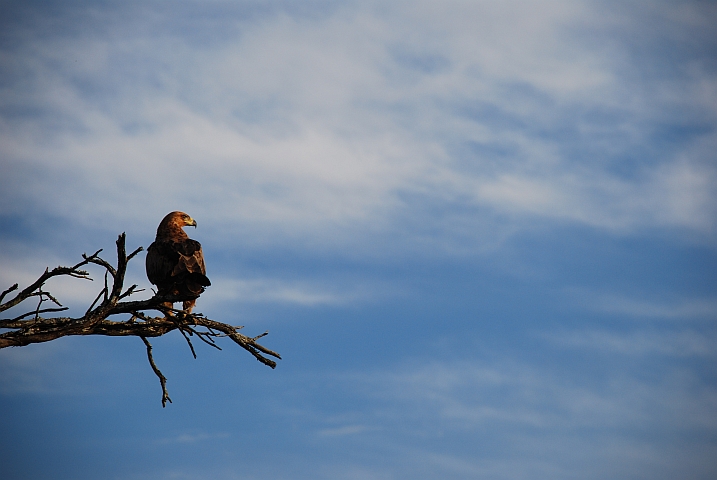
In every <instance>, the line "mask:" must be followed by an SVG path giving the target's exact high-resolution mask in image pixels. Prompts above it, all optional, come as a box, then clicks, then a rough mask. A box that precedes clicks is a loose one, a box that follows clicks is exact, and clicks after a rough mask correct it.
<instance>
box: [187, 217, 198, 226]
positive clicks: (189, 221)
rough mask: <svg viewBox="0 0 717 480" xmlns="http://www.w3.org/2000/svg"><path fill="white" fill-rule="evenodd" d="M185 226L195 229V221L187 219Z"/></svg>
mask: <svg viewBox="0 0 717 480" xmlns="http://www.w3.org/2000/svg"><path fill="white" fill-rule="evenodd" d="M187 226H188V227H194V228H197V221H196V220H194V219H193V218H191V217H189V220H188V221H187Z"/></svg>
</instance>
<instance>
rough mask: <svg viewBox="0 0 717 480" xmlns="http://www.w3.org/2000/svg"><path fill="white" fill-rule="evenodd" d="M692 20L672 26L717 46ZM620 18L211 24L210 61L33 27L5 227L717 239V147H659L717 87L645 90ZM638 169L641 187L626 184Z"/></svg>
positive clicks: (673, 83) (467, 14)
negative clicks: (37, 214)
mask: <svg viewBox="0 0 717 480" xmlns="http://www.w3.org/2000/svg"><path fill="white" fill-rule="evenodd" d="M661 8H662V9H665V10H670V6H669V5H663V6H661ZM694 8H696V7H693V9H694ZM674 9H675V10H680V9H679V8H678V7H674ZM684 10H685V9H684V8H683V9H681V10H680V11H682V15H681V16H678V17H676V18H677V19H676V20H675V21H674V22H673V23H674V25H673V26H674V28H675V29H678V31H680V30H679V28H682V29H683V30H685V31H686V30H687V29H689V28H693V29H695V31H697V32H699V31H701V30H699V28H700V27H701V25H702V24H701V23H700V17H699V15H694V14H692V15H690V14H687V13H689V12H687V13H685V12H684ZM150 11H151V9H150ZM670 11H671V10H670ZM515 12H520V14H516V13H515ZM618 13H619V12H618ZM618 13H616V12H609V11H607V9H601V8H598V7H596V6H595V5H594V4H591V3H575V2H553V3H550V4H542V5H540V6H539V7H538V6H537V5H533V4H532V3H530V2H502V3H501V4H495V3H493V2H470V3H466V2H452V3H449V4H445V3H441V4H438V3H435V2H418V3H416V4H411V7H410V8H409V7H408V5H407V4H403V3H396V4H392V5H391V6H383V7H379V6H378V5H377V4H376V5H375V4H371V3H366V4H353V3H348V4H345V5H342V6H338V7H337V6H332V8H327V10H326V11H325V12H322V13H321V14H318V15H306V14H297V13H296V12H292V11H291V10H288V9H287V10H284V11H282V10H281V9H279V10H278V11H277V10H272V11H270V12H267V13H265V14H263V15H258V16H254V17H252V18H253V21H252V22H243V21H242V20H241V17H239V16H237V17H236V19H233V20H232V19H231V18H230V19H226V18H216V17H211V15H210V14H207V18H206V19H205V21H207V22H208V25H211V24H212V22H214V23H215V24H216V25H220V26H222V27H225V28H223V29H222V31H223V32H224V33H223V34H222V35H218V36H217V37H216V38H214V40H213V41H212V42H210V45H203V44H201V43H199V42H195V41H194V39H193V37H191V36H188V37H183V36H177V35H176V33H174V32H173V31H168V30H163V29H162V28H163V24H162V23H161V22H159V18H160V17H159V16H156V15H144V16H142V17H141V18H137V19H135V20H132V21H131V23H132V25H133V26H134V27H135V28H134V29H129V30H128V29H127V28H126V24H125V23H122V22H127V21H128V20H127V18H126V17H121V18H122V21H121V22H118V21H116V20H112V19H111V18H110V17H109V16H106V17H105V16H102V15H99V16H98V18H99V19H95V21H97V22H99V23H100V24H101V27H102V29H101V30H102V31H103V33H102V34H98V33H97V31H95V30H88V31H86V32H83V31H82V30H81V29H80V30H79V31H77V32H75V35H74V36H62V35H60V37H61V40H58V39H54V38H53V36H52V34H50V35H49V37H48V38H50V39H51V40H42V39H32V32H31V31H30V32H22V31H21V30H20V29H17V30H15V32H16V35H18V36H19V37H20V38H24V40H25V41H24V42H23V43H21V44H20V46H19V47H18V48H16V49H15V50H12V51H6V52H5V53H4V56H3V62H2V66H3V68H4V69H6V70H7V69H12V70H13V71H14V72H15V73H16V75H17V76H18V77H19V78H20V79H21V81H20V80H18V81H17V82H16V83H14V84H12V85H11V86H10V87H6V88H5V90H3V92H4V93H0V105H4V107H5V109H6V110H7V109H10V108H12V109H13V111H20V112H26V113H24V114H23V115H21V116H20V118H19V119H18V118H17V116H11V115H8V114H5V115H1V116H0V117H1V118H0V121H1V122H2V129H1V130H0V136H1V140H2V142H1V143H0V144H1V145H2V147H0V148H2V154H3V157H4V158H5V160H4V162H5V166H4V167H3V168H4V170H5V172H6V174H5V175H3V177H4V178H5V180H4V181H3V190H4V194H3V207H2V212H3V213H4V214H15V215H26V214H28V212H30V211H43V212H49V213H51V214H54V215H59V216H69V215H72V216H74V217H76V218H81V219H84V221H86V222H88V224H89V223H90V222H91V223H94V224H100V225H104V226H105V227H107V228H109V227H110V226H111V225H114V224H116V223H126V222H129V221H133V222H136V223H138V224H139V225H142V227H143V228H151V226H152V225H153V224H154V223H155V222H156V218H158V217H161V215H162V214H163V213H165V212H166V211H169V210H173V209H175V208H179V207H181V208H185V207H186V208H185V209H190V210H192V211H193V212H194V213H193V214H194V215H196V216H200V217H203V218H206V219H207V220H208V221H209V222H220V221H224V222H227V221H228V222H229V223H231V224H233V225H235V228H234V230H233V231H232V232H231V234H235V233H236V232H237V231H241V232H242V233H243V235H244V236H245V237H250V238H252V237H257V236H261V235H262V232H263V234H264V235H265V234H266V232H267V231H271V232H273V233H272V235H273V236H274V238H279V239H281V238H287V239H292V238H295V237H297V236H298V237H301V238H304V239H307V238H308V239H310V241H311V242H312V243H314V244H318V245H324V246H325V245H327V244H342V243H346V242H350V240H351V238H353V237H354V236H355V235H356V233H357V232H363V234H364V235H365V232H369V233H372V232H376V231H388V232H391V231H393V230H395V229H397V228H403V229H405V228H407V225H415V224H431V223H438V222H440V219H439V218H436V215H435V213H433V212H432V208H430V205H442V206H443V209H444V210H445V208H446V207H447V208H448V209H449V210H456V212H458V211H460V209H466V208H469V209H470V208H487V209H489V210H492V211H494V212H497V213H498V215H503V216H507V218H508V219H510V222H512V223H513V224H514V225H521V224H522V222H521V220H520V219H521V218H522V217H525V218H534V217H537V218H541V219H549V220H559V221H570V222H578V223H583V224H588V225H591V226H595V227H597V228H606V229H611V230H618V231H627V232H630V231H635V230H636V229H641V228H644V227H655V226H657V227H670V228H677V229H686V230H688V231H693V232H701V233H702V234H708V235H711V234H712V233H713V232H714V228H715V223H714V218H715V207H714V205H717V187H715V185H717V182H715V179H716V178H717V173H716V171H715V167H714V162H712V154H711V153H710V151H713V150H711V149H710V148H709V145H713V144H714V143H715V136H714V134H712V133H701V134H699V135H697V134H695V135H694V138H692V139H690V138H687V137H685V139H683V140H681V144H680V145H678V146H677V149H676V150H673V151H670V152H666V153H660V152H659V149H655V148H649V143H650V142H651V141H653V140H652V139H653V138H654V137H655V135H656V133H655V132H656V129H657V128H658V127H660V128H661V126H662V125H663V124H665V123H666V124H668V125H672V126H674V127H675V128H678V127H679V126H680V121H681V120H680V119H681V118H683V117H684V115H682V116H677V117H675V118H672V119H671V118H670V117H669V115H670V112H674V111H677V110H680V111H683V112H684V111H687V112H694V117H695V118H698V119H699V122H701V123H700V124H699V125H711V124H713V123H714V119H715V108H714V105H715V102H714V100H713V101H710V102H705V101H704V100H705V99H710V98H713V97H714V92H715V91H717V87H715V86H716V85H717V80H716V78H715V76H714V75H713V74H712V73H711V72H710V71H709V70H708V69H705V68H703V63H701V59H700V58H699V57H698V58H696V59H695V60H694V62H693V67H692V68H691V69H690V70H688V71H687V72H686V73H682V74H679V75H677V76H676V77H675V76H674V75H673V77H671V78H670V79H669V83H668V81H667V80H663V79H655V80H650V79H647V78H644V77H640V76H639V74H640V71H641V69H642V68H645V69H649V68H653V66H652V65H650V64H649V60H643V62H642V63H640V61H639V59H638V61H634V62H632V63H630V62H631V61H633V60H635V58H633V57H630V54H629V48H628V49H623V50H620V49H619V45H615V44H614V43H608V44H606V43H604V42H603V40H604V39H606V38H610V33H609V32H610V31H611V30H614V29H618V30H619V31H620V32H623V31H626V30H628V29H629V28H631V27H633V26H634V27H635V28H638V29H641V28H642V25H641V23H640V22H641V21H643V19H642V18H641V17H640V16H639V14H635V15H634V18H632V17H630V19H628V18H627V17H619V14H618ZM634 13H635V12H633V14H634ZM668 13H669V12H668ZM645 15H646V16H649V15H653V16H656V17H659V18H662V17H661V15H663V12H662V11H661V10H659V9H658V10H657V11H655V10H654V9H653V10H652V11H650V12H649V13H646V14H645ZM666 15H667V14H664V15H663V16H665V17H666ZM663 21H666V20H664V19H663ZM630 22H634V23H635V25H632V24H631V23H630ZM227 25H230V26H231V28H229V27H227ZM581 27H582V28H581ZM640 31H642V30H640ZM226 32H230V33H226ZM58 35H59V33H58ZM653 35H657V34H653ZM56 40H57V41H56ZM619 40H620V41H623V42H628V37H627V36H625V37H624V38H620V39H619ZM674 40H675V41H676V42H678V43H679V42H680V41H684V39H683V38H681V37H679V36H678V37H676V38H675V39H674ZM628 46H629V45H628ZM619 52H622V53H619ZM75 60H77V61H75ZM671 73H674V72H671ZM668 86H669V87H670V88H667V87H668ZM627 100H629V101H627ZM699 125H698V127H699ZM701 145H705V146H701ZM576 156H577V158H576ZM630 157H634V158H630ZM625 158H628V160H625ZM619 162H623V163H624V162H627V169H628V170H631V171H634V173H633V174H630V175H627V176H626V175H622V174H618V173H616V168H615V167H616V165H617V163H619ZM620 168H622V167H620ZM618 170H619V169H618ZM178 185H181V187H180V188H177V186H178ZM37 191H42V192H44V194H43V195H41V196H38V195H35V194H33V192H37ZM408 199H411V200H408ZM418 200H420V201H418ZM178 206H179V207H178ZM427 206H429V207H427ZM463 215H469V216H475V215H477V213H476V211H475V210H472V211H470V213H468V214H463ZM458 216H460V215H458ZM481 220H482V221H484V222H486V223H487V224H491V226H496V230H498V227H497V226H499V225H500V222H499V223H498V224H496V225H493V223H495V222H494V221H493V220H492V217H491V216H490V215H488V216H483V217H481ZM503 223H504V222H503ZM528 223H529V222H528ZM456 224H463V225H465V221H464V222H461V221H456ZM456 228H458V229H460V227H456ZM437 234H438V233H435V234H434V235H437ZM453 234H455V232H451V231H448V232H442V233H440V235H447V236H449V237H450V236H451V235H453ZM464 234H465V232H464V231H461V232H460V235H464ZM496 235H500V233H497V234H496ZM472 239H473V241H474V242H475V241H476V240H478V241H479V240H480V239H481V237H480V234H479V233H478V232H474V233H473V236H472Z"/></svg>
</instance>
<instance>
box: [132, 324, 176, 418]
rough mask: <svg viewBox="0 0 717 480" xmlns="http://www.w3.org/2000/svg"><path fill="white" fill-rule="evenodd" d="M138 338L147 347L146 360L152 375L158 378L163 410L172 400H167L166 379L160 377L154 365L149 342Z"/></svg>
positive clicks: (162, 376) (160, 373)
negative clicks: (152, 371)
mask: <svg viewBox="0 0 717 480" xmlns="http://www.w3.org/2000/svg"><path fill="white" fill-rule="evenodd" d="M139 338H141V339H142V341H143V342H144V344H145V346H146V347H147V359H148V360H149V365H150V366H151V367H152V370H154V374H155V375H157V378H159V384H160V385H161V386H162V408H164V407H165V406H166V405H167V402H168V401H169V403H172V399H171V398H169V393H168V392H167V377H165V376H164V375H162V372H160V371H159V368H157V364H156V363H154V358H153V357H152V344H151V343H149V340H147V339H146V338H145V337H139Z"/></svg>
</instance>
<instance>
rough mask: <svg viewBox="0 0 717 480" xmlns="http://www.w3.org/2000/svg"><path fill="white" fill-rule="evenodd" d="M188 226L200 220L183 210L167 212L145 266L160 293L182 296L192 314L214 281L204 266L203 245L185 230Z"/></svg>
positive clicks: (150, 248)
mask: <svg viewBox="0 0 717 480" xmlns="http://www.w3.org/2000/svg"><path fill="white" fill-rule="evenodd" d="M186 226H192V227H195V228H196V227H197V222H196V221H195V220H194V219H193V218H192V217H190V216H189V215H187V214H186V213H184V212H172V213H169V214H167V216H166V217H164V218H163V219H162V221H161V222H160V224H159V227H157V237H156V238H155V239H154V242H152V244H151V245H150V246H149V248H147V260H146V262H145V267H146V269H147V278H148V279H149V281H150V282H152V283H153V284H155V285H156V286H157V294H158V295H173V296H176V297H179V300H182V301H183V303H182V307H183V308H184V310H185V311H186V312H187V313H189V312H191V311H192V308H193V307H194V303H195V302H196V300H197V297H199V295H200V294H201V293H202V292H203V291H204V287H208V286H209V285H211V282H210V281H209V279H208V278H207V270H206V268H205V267H204V255H203V254H202V246H201V244H200V243H199V242H197V241H196V240H192V239H191V238H189V237H188V236H187V234H186V233H185V232H184V230H182V228H183V227H186ZM166 305H167V306H169V307H171V306H172V305H171V303H167V304H166Z"/></svg>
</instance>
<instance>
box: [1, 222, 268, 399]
mask: <svg viewBox="0 0 717 480" xmlns="http://www.w3.org/2000/svg"><path fill="white" fill-rule="evenodd" d="M116 243H117V267H116V268H115V267H114V266H112V265H111V264H110V263H109V262H107V261H106V260H104V259H102V258H101V257H100V256H99V254H100V252H101V251H102V250H98V251H96V252H95V253H93V254H92V255H86V254H82V259H83V260H82V261H81V262H79V263H78V264H76V265H74V266H72V267H57V268H54V269H53V270H49V269H45V272H44V273H43V274H42V275H41V276H40V277H39V278H38V279H37V280H36V281H35V282H34V283H32V284H31V285H29V286H28V287H27V288H25V289H23V290H21V291H19V292H18V284H17V283H16V284H14V285H12V286H11V287H10V288H8V289H7V290H5V291H3V292H2V293H0V312H4V311H5V310H8V309H10V308H12V307H15V306H17V305H20V304H21V303H22V302H25V301H28V300H31V299H33V298H34V299H36V300H37V305H36V307H35V308H34V309H32V310H29V311H27V312H26V313H24V314H22V315H18V316H16V317H14V318H5V319H0V331H2V330H7V331H4V332H3V333H0V348H6V347H21V346H25V345H29V344H31V343H42V342H49V341H51V340H55V339H58V338H60V337H65V336H69V335H108V336H135V337H140V338H141V339H142V341H143V342H144V344H145V346H146V347H147V359H148V360H149V364H150V366H151V367H152V370H153V371H154V373H155V375H157V378H158V379H159V382H160V385H161V387H162V407H164V406H166V403H167V402H170V403H171V402H172V400H171V399H170V398H169V394H168V393H167V379H166V377H165V376H164V375H163V374H162V372H161V371H160V370H159V368H158V367H157V365H156V364H155V362H154V358H153V356H152V345H151V344H150V343H149V340H148V338H151V337H160V336H162V335H165V334H167V333H169V332H171V331H173V330H179V332H180V333H181V334H182V336H183V337H184V339H185V340H186V341H187V344H188V346H189V348H190V350H191V352H192V355H193V356H194V358H196V357H197V355H196V352H195V349H194V345H193V343H192V338H197V339H199V340H201V341H202V342H204V343H206V344H207V345H209V346H211V347H214V348H216V349H218V350H221V348H220V347H219V345H217V343H216V339H217V338H219V337H228V338H229V339H231V340H232V341H233V342H234V343H236V344H237V345H239V346H240V347H241V348H243V349H244V350H246V351H248V352H249V353H251V354H252V355H253V356H254V358H256V359H257V360H258V361H260V362H261V363H263V364H264V365H267V366H269V367H271V368H275V367H276V362H275V361H274V360H272V359H271V358H269V357H274V358H277V359H281V356H280V355H279V354H278V353H276V352H274V351H272V350H269V349H268V348H266V347H264V346H262V345H261V344H259V343H257V340H258V339H260V338H262V337H264V336H265V335H267V334H268V332H264V333H262V334H261V335H257V336H255V337H248V336H246V335H243V334H241V333H239V330H240V329H242V328H243V327H240V326H233V325H230V324H227V323H222V322H218V321H215V320H211V319H209V318H207V317H205V316H204V315H203V314H201V313H188V312H185V311H183V310H177V309H174V308H171V307H169V306H168V305H171V304H172V303H174V302H181V301H185V300H191V298H187V297H186V296H181V297H180V296H172V295H164V296H160V295H154V296H153V297H152V298H149V299H147V300H139V301H121V300H123V299H125V298H127V297H129V296H131V295H133V294H135V293H138V292H140V291H142V290H137V285H132V286H130V287H129V288H127V289H125V287H124V279H125V273H126V271H127V264H128V263H129V261H130V260H132V258H133V257H134V256H135V255H137V254H138V253H139V252H141V251H142V250H143V249H142V247H139V248H137V249H136V250H134V251H133V252H132V253H130V254H129V255H127V253H126V249H125V234H124V233H123V234H121V235H120V236H119V237H118V238H117V242H116ZM88 264H94V265H99V266H101V267H102V268H104V269H105V275H104V287H103V288H102V289H101V290H100V292H99V293H98V295H97V297H96V298H95V299H94V301H93V302H92V303H91V304H90V306H89V308H88V309H87V311H86V312H85V314H84V315H83V316H81V317H79V318H71V317H43V316H41V315H42V314H45V313H50V312H60V311H64V310H67V307H64V306H63V305H62V304H61V303H60V302H59V301H58V300H57V299H56V298H55V297H54V296H53V295H52V294H51V293H50V292H49V291H47V290H43V287H44V286H45V283H46V282H47V281H48V280H50V279H51V278H53V277H61V276H66V277H74V278H78V279H82V280H92V278H90V275H89V273H88V272H87V271H85V270H82V268H83V267H85V266H86V265H88ZM109 277H111V285H110V283H109V282H108V280H109ZM14 292H17V293H15V296H14V297H12V298H10V299H9V300H7V301H6V302H5V303H2V302H3V300H4V299H5V297H7V296H8V295H9V294H12V293H14ZM45 304H48V305H49V304H52V305H54V306H52V307H46V308H42V307H43V306H44V305H45ZM149 311H156V312H159V313H160V314H161V316H157V317H153V316H150V315H148V314H147V312H149ZM119 314H129V315H130V318H129V319H127V320H110V319H109V317H111V316H113V315H119Z"/></svg>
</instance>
